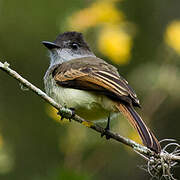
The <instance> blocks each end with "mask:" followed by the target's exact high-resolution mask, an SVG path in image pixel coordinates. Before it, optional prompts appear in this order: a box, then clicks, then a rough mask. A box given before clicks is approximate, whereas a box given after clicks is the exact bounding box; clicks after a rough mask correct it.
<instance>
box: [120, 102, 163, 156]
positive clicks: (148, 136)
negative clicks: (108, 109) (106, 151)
mask: <svg viewBox="0 0 180 180" xmlns="http://www.w3.org/2000/svg"><path fill="white" fill-rule="evenodd" d="M117 108H118V110H119V111H120V112H121V113H123V115H125V116H126V117H127V119H128V120H129V122H130V124H131V125H132V126H133V127H134V128H135V129H136V130H137V131H138V133H139V135H140V137H141V139H142V142H143V144H144V145H145V146H146V147H148V148H150V149H151V150H153V151H155V152H156V153H159V152H160V151H161V146H160V143H159V142H158V140H157V139H156V137H155V136H154V134H153V133H152V132H151V131H150V130H149V129H148V128H147V126H146V125H145V123H144V122H143V120H142V119H141V117H140V116H139V115H138V113H137V112H136V111H135V110H134V108H133V107H131V106H130V105H124V104H118V106H117Z"/></svg>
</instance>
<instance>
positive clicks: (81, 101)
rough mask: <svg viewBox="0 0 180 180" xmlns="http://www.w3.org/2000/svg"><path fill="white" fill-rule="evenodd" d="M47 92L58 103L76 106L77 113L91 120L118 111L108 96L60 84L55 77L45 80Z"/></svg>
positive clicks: (71, 106) (105, 116) (106, 116)
mask: <svg viewBox="0 0 180 180" xmlns="http://www.w3.org/2000/svg"><path fill="white" fill-rule="evenodd" d="M45 90H46V93H47V94H48V95H49V96H51V97H52V98H53V99H54V100H55V101H56V102H57V103H59V104H61V105H62V106H66V107H68V108H74V109H75V112H76V114H78V115H79V116H81V117H82V118H84V119H86V120H90V121H93V120H95V121H98V120H106V119H107V118H108V116H109V115H110V113H112V112H116V108H115V106H114V103H113V102H112V100H111V99H109V98H108V97H106V96H104V95H101V94H97V93H95V92H90V91H85V90H78V89H72V88H64V87H61V86H58V85H57V84H56V83H55V81H54V79H53V78H50V79H49V80H47V81H46V82H45Z"/></svg>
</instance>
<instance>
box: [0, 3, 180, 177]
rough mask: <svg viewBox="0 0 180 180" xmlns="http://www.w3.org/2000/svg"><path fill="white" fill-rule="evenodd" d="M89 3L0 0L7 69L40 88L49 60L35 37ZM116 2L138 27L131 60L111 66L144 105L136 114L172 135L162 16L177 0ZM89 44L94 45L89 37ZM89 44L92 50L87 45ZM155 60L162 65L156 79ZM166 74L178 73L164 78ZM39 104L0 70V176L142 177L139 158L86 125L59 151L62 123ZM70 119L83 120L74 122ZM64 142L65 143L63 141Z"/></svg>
mask: <svg viewBox="0 0 180 180" xmlns="http://www.w3.org/2000/svg"><path fill="white" fill-rule="evenodd" d="M90 3H91V1H87V0H82V1H80V0H67V1H60V0H53V1H49V0H38V1H35V0H31V1H23V0H15V1H12V0H0V59H1V61H8V63H10V64H11V67H12V68H13V69H15V70H16V71H17V72H19V73H20V74H21V75H23V76H24V77H25V78H27V79H28V80H29V81H30V82H32V83H33V84H35V85H36V86H38V87H40V88H41V89H43V76H44V74H45V72H46V69H47V67H48V65H49V60H48V53H47V50H46V49H45V48H44V47H43V46H42V44H41V41H43V40H54V39H55V37H56V35H57V34H58V33H59V32H62V30H64V29H66V27H62V24H64V21H65V20H66V18H67V17H68V16H71V14H72V12H74V11H77V10H79V9H81V8H84V7H87V6H88V5H89V4H90ZM117 6H118V7H119V8H120V9H121V10H123V12H124V13H125V14H126V18H127V20H129V21H130V22H133V23H134V24H136V26H137V27H138V33H137V34H136V36H135V39H134V42H133V43H134V45H133V50H132V58H131V61H130V63H129V64H128V65H125V66H119V68H120V70H121V74H123V75H124V77H126V79H128V81H129V82H130V84H131V85H132V86H133V88H134V89H135V90H136V92H137V94H138V96H139V98H140V100H141V102H142V106H144V108H143V109H142V111H143V114H145V116H147V117H148V116H150V118H151V119H152V121H151V123H149V124H151V127H152V129H153V132H154V133H155V134H156V136H157V137H158V138H159V139H163V138H175V139H177V140H180V138H179V134H180V133H179V132H180V131H179V127H180V121H179V118H180V111H179V108H180V103H179V99H180V95H179V93H180V92H179V89H180V88H179V87H180V81H179V80H180V78H179V77H180V76H179V70H180V57H179V56H178V55H177V54H176V53H175V52H173V50H171V49H168V48H167V47H166V46H165V45H164V44H163V33H164V31H165V28H166V26H167V24H168V23H169V22H171V21H172V20H174V19H178V18H180V12H179V7H180V1H179V0H173V1H170V0H169V1H168V0H151V1H132V0H124V1H123V2H121V3H120V4H119V5H118V3H117ZM66 30H67V29H66ZM88 38H89V37H88ZM91 46H93V47H95V46H94V45H93V44H92V43H91ZM93 51H95V52H96V53H98V55H100V52H97V51H96V50H95V48H94V49H93ZM117 67H118V66H117ZM161 68H162V69H163V70H164V71H163V72H167V73H165V74H166V76H163V77H162V79H160V80H159V81H157V76H158V73H159V70H160V69H161ZM172 74H175V77H176V79H177V80H178V81H173V82H172V79H171V75H172ZM158 77H159V76H158ZM168 78H169V79H168ZM163 80H166V81H165V82H167V87H168V89H166V86H162V87H161V81H163ZM163 82H164V81H163ZM155 84H156V85H155ZM158 85H159V86H158ZM152 86H153V87H156V88H155V90H154V89H153V90H152V89H151V88H152ZM170 87H172V88H170ZM149 89H151V90H149ZM152 92H153V93H152ZM159 97H160V99H159ZM148 98H149V99H148ZM162 99H163V100H162ZM161 101H162V102H161ZM143 102H146V104H144V103H143ZM156 104H159V106H158V108H157V109H156V111H155V112H153V113H152V114H151V115H149V114H148V113H149V109H151V107H152V106H155V105H156ZM45 107H46V103H45V102H44V101H43V100H41V99H40V98H38V97H37V96H36V95H35V94H34V93H32V92H30V91H22V90H21V89H20V86H19V84H18V83H17V81H15V80H14V79H13V78H10V77H9V76H8V75H7V74H5V73H4V72H2V71H0V134H1V135H2V138H3V145H2V148H1V150H0V179H2V180H12V179H13V180H21V179H22V180H40V179H45V180H50V179H53V180H66V179H67V180H68V179H71V180H76V179H77V180H79V179H80V180H81V179H82V180H92V179H93V180H97V179H98V180H99V179H102V180H109V179H132V178H133V179H149V178H150V177H149V175H148V174H147V173H146V172H145V171H142V170H140V169H139V168H138V166H140V165H142V164H144V163H145V162H144V161H143V160H142V159H141V158H139V157H138V156H137V155H135V154H134V153H133V152H131V150H127V149H126V148H125V147H124V146H123V145H121V144H119V143H116V142H114V141H112V140H111V141H106V140H105V139H101V138H100V135H99V134H97V133H96V132H93V131H91V130H89V129H88V136H87V137H86V139H85V141H87V142H81V143H79V146H82V147H81V148H80V149H81V150H79V151H78V152H76V149H73V148H72V156H70V155H69V156H68V157H67V155H66V152H65V151H64V150H61V147H60V146H62V145H61V142H63V143H64V141H63V139H65V138H66V136H68V126H69V124H65V125H64V124H59V123H57V122H55V121H53V120H52V119H51V118H50V117H49V116H48V115H47V113H46V112H45ZM71 126H74V127H75V126H78V127H79V128H80V129H81V128H85V127H81V125H78V124H76V123H72V125H71ZM72 130H73V128H72ZM74 136H76V134H74ZM77 141H78V139H77ZM83 141H84V140H83ZM64 146H65V145H64ZM68 148H69V149H68ZM66 149H68V150H69V151H71V146H67V147H66ZM69 154H71V153H69ZM79 157H81V158H79ZM3 158H4V159H3ZM68 158H69V159H68ZM76 158H77V159H78V160H76ZM67 161H72V163H69V162H68V163H67ZM174 174H175V177H177V178H178V177H180V171H179V169H175V172H174Z"/></svg>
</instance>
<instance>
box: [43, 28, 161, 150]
mask: <svg viewBox="0 0 180 180" xmlns="http://www.w3.org/2000/svg"><path fill="white" fill-rule="evenodd" d="M42 43H43V45H44V46H45V47H46V48H47V49H48V50H49V57H50V65H49V68H48V69H47V71H46V74H45V76H44V86H45V91H46V93H47V94H48V95H49V96H50V97H52V98H53V99H54V100H55V101H56V102H57V103H59V104H61V105H63V106H65V107H68V108H71V109H74V110H75V113H76V114H77V115H79V116H80V117H82V118H84V119H86V120H88V121H94V122H96V121H98V120H102V119H108V123H107V126H106V129H105V130H106V131H108V130H109V129H110V119H111V116H112V115H114V116H117V115H118V114H119V113H121V114H123V115H124V116H125V117H126V118H127V120H128V121H129V122H130V124H131V125H132V126H133V127H134V128H135V129H136V130H137V132H138V134H139V136H140V138H141V140H142V143H143V144H144V145H145V146H146V147H147V148H149V149H151V150H152V151H154V152H155V153H160V151H161V146H160V143H159V142H158V140H157V138H156V137H155V136H154V134H153V133H152V131H151V130H150V129H149V128H148V127H147V126H146V124H145V123H144V121H143V120H142V118H141V117H140V115H139V114H138V113H137V112H136V110H135V107H141V106H140V102H139V99H138V97H137V95H136V93H135V91H134V90H133V89H132V88H131V86H130V85H129V83H128V82H127V81H126V80H125V79H124V78H123V77H122V76H121V75H120V74H119V72H118V69H117V68H116V67H115V66H113V65H111V64H109V63H107V62H106V61H104V60H103V59H101V58H98V57H97V56H96V55H95V54H94V53H93V52H92V50H91V49H90V47H89V46H88V44H87V43H86V42H85V40H84V37H83V35H82V33H80V32H76V31H72V32H71V31H70V32H69V31H68V32H64V33H62V34H59V35H58V36H57V38H56V39H55V41H53V42H50V41H42ZM102 135H103V134H102ZM106 137H107V139H108V138H109V137H108V136H106Z"/></svg>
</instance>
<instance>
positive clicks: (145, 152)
mask: <svg viewBox="0 0 180 180" xmlns="http://www.w3.org/2000/svg"><path fill="white" fill-rule="evenodd" d="M0 69H1V70H3V71H5V72H6V73H7V74H9V75H10V76H12V77H13V78H15V79H16V80H18V81H19V82H20V83H21V85H22V86H24V87H26V89H27V88H28V89H30V90H31V91H33V92H34V93H36V94H37V95H38V96H40V97H41V98H42V99H44V100H45V101H46V102H47V103H49V104H51V105H52V106H53V107H55V108H56V109H57V110H58V111H59V112H60V113H61V114H63V116H64V117H65V118H70V117H72V111H71V110H70V109H68V108H65V107H63V106H61V105H60V104H57V103H56V102H55V101H54V100H53V99H52V98H51V97H49V96H48V95H47V94H46V93H44V92H43V91H41V90H40V89H39V88H37V87H36V86H34V85H33V84H31V83H30V82H29V81H27V80H26V79H25V78H23V77H22V76H20V75H19V74H18V73H17V72H16V71H14V70H12V69H11V68H9V64H8V63H7V62H5V63H2V62H0ZM73 120H74V121H76V122H78V123H81V124H83V125H85V126H86V127H89V128H91V129H93V130H95V131H97V132H99V133H101V134H102V133H104V134H105V135H108V136H109V137H110V138H111V139H114V140H116V141H118V142H121V143H123V144H125V145H127V146H129V147H131V148H133V150H134V151H135V152H136V153H137V154H138V155H140V156H141V157H143V158H144V159H145V160H147V161H148V168H147V169H148V171H149V173H150V174H151V175H152V176H154V177H159V174H158V173H160V174H161V177H165V176H167V175H168V176H169V178H170V179H173V177H172V174H171V173H170V168H171V167H172V166H174V165H176V164H177V163H179V162H180V156H179V154H178V152H179V151H178V150H179V147H180V146H179V145H178V144H177V143H173V144H172V143H171V144H170V145H166V146H165V148H164V149H163V150H162V152H161V153H160V154H156V153H155V152H153V151H151V150H150V149H148V148H147V147H145V146H142V145H140V144H138V143H136V142H135V141H133V140H130V139H128V138H125V137H123V136H121V135H119V134H118V133H114V132H112V131H105V129H104V128H102V127H100V126H99V125H97V124H94V123H92V122H89V121H87V120H85V119H83V118H81V117H79V116H78V115H74V116H73ZM171 145H176V146H177V147H176V148H175V150H174V152H172V153H168V152H167V151H166V148H167V147H169V146H171ZM157 171H158V173H157ZM161 171H163V172H162V173H161Z"/></svg>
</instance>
